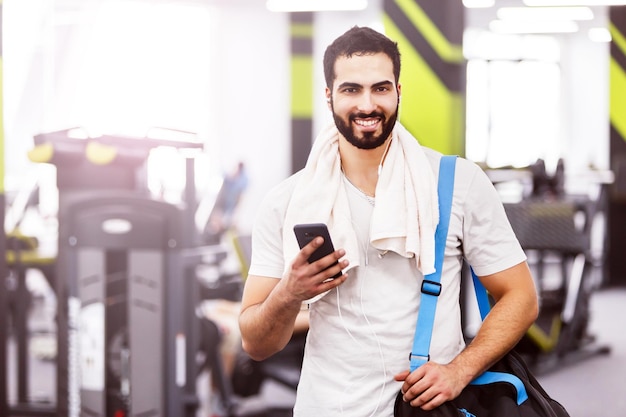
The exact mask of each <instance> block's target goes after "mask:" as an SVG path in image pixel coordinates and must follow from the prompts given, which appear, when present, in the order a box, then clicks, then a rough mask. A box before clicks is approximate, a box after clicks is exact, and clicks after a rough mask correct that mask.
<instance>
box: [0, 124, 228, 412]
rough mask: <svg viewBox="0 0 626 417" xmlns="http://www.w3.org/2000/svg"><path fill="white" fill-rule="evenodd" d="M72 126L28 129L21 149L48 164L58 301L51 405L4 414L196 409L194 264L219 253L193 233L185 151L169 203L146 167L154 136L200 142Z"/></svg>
mask: <svg viewBox="0 0 626 417" xmlns="http://www.w3.org/2000/svg"><path fill="white" fill-rule="evenodd" d="M71 130H73V129H68V130H64V131H59V132H52V133H47V134H42V135H37V136H36V137H35V144H36V147H35V148H34V149H33V150H32V151H31V152H30V153H29V157H30V158H31V160H32V161H34V162H39V163H50V164H53V165H55V166H56V167H57V176H56V181H57V187H58V189H59V230H58V231H59V240H58V253H57V256H56V259H55V262H54V271H55V273H54V274H53V275H54V277H55V278H54V279H53V280H52V281H53V282H51V284H52V287H53V288H54V289H55V291H56V295H57V301H58V311H57V315H56V320H57V346H58V349H57V358H56V359H57V363H56V365H57V384H56V389H57V404H56V407H55V408H52V409H50V408H46V409H43V408H42V407H39V406H37V405H36V404H26V403H24V404H22V403H20V404H17V405H16V406H12V405H8V406H6V405H3V406H5V408H7V409H8V413H9V414H8V415H9V416H13V415H16V416H17V415H38V416H62V417H66V416H67V417H74V416H87V415H88V416H103V417H105V416H106V417H123V416H131V415H132V416H138V415H142V416H143V415H145V416H148V415H149V416H155V417H159V416H181V417H184V416H192V415H195V410H196V408H197V403H198V399H197V396H196V393H195V388H196V387H195V383H196V381H195V377H196V374H197V368H198V364H197V359H196V354H197V352H198V349H199V346H200V340H199V334H200V330H199V328H200V321H199V320H198V319H197V316H196V315H195V306H196V304H197V302H198V297H199V295H198V294H199V291H198V287H197V280H196V276H195V273H194V269H195V267H196V266H197V265H198V264H200V263H204V264H216V263H218V262H220V260H221V259H223V258H224V254H225V251H224V249H223V248H222V247H221V246H220V245H206V246H202V245H199V244H198V242H199V241H200V238H199V236H198V233H197V232H196V231H195V226H194V222H193V212H194V210H195V208H196V207H195V184H194V178H193V171H194V169H193V168H194V167H193V155H191V156H187V157H186V176H187V183H186V187H185V190H184V201H183V202H182V203H181V204H178V205H174V204H169V203H166V202H164V201H160V200H157V199H155V198H153V197H151V196H150V195H149V192H148V191H147V187H146V184H145V180H146V178H145V172H144V168H145V164H146V160H147V157H148V155H149V153H150V151H151V149H153V148H155V147H158V146H169V147H175V148H178V149H181V148H185V149H200V148H202V146H203V145H202V144H201V143H200V142H197V141H170V140H161V139H150V138H125V137H118V136H102V137H98V138H87V139H74V138H72V137H70V136H71V135H70V131H71ZM24 316H25V315H24ZM24 321H25V320H24ZM20 326H21V329H22V330H23V331H26V325H25V323H22V324H21V325H20ZM24 339H25V341H26V343H27V336H25V338H24ZM2 342H3V343H4V341H2ZM27 350H28V349H27V344H25V345H24V351H25V352H26V351H27ZM0 360H6V358H4V357H3V358H0ZM0 377H5V376H4V375H2V376H0ZM20 377H22V378H26V376H25V375H20Z"/></svg>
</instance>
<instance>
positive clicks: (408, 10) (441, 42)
mask: <svg viewBox="0 0 626 417" xmlns="http://www.w3.org/2000/svg"><path fill="white" fill-rule="evenodd" d="M396 3H397V4H398V6H400V9H401V10H402V11H403V12H404V14H405V15H406V16H407V17H408V18H409V20H410V21H411V23H413V25H414V26H415V27H416V28H417V29H418V30H419V31H420V33H422V35H423V36H424V38H425V39H426V40H427V41H428V43H429V44H430V45H432V47H433V49H434V50H435V52H436V53H437V55H439V57H440V58H441V59H442V60H443V61H445V62H451V63H461V62H463V60H464V58H463V47H462V46H461V45H455V44H452V43H450V42H449V41H448V39H447V38H446V37H445V36H444V34H443V33H442V32H441V30H440V29H439V28H438V27H437V25H436V24H435V23H434V22H433V21H432V20H431V19H430V17H429V16H428V15H427V14H426V13H425V12H424V10H423V9H422V8H421V7H420V5H419V4H417V2H416V1H415V0H396Z"/></svg>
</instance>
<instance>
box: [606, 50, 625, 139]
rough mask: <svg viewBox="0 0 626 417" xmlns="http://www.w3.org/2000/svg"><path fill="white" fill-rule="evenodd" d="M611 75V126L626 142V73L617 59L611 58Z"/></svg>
mask: <svg viewBox="0 0 626 417" xmlns="http://www.w3.org/2000/svg"><path fill="white" fill-rule="evenodd" d="M609 74H610V85H611V93H610V97H611V98H610V105H609V114H610V119H611V124H612V125H613V127H615V130H617V132H618V133H619V134H620V136H621V137H622V139H623V140H626V71H624V68H622V67H621V66H620V65H619V64H618V63H617V61H616V60H615V59H613V58H611V61H610V63H609Z"/></svg>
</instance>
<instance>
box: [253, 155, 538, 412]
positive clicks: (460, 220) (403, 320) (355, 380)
mask: <svg viewBox="0 0 626 417" xmlns="http://www.w3.org/2000/svg"><path fill="white" fill-rule="evenodd" d="M424 150H425V152H426V154H427V156H428V159H429V161H430V163H431V166H432V168H433V171H434V172H435V173H437V172H438V169H439V159H440V157H441V154H439V153H437V152H435V151H433V150H430V149H428V148H424ZM435 176H437V175H435ZM342 180H343V182H344V186H345V187H346V192H347V196H348V201H349V204H350V210H351V216H352V223H353V227H354V228H355V231H356V233H357V236H358V239H359V242H360V249H361V250H360V256H361V260H360V261H361V262H360V265H361V266H359V267H356V268H354V269H352V270H350V272H349V274H348V275H349V276H348V279H347V280H346V281H345V282H344V283H343V284H342V285H340V286H339V287H337V288H336V289H334V290H332V291H330V292H329V293H327V294H326V295H325V296H324V297H323V298H321V299H320V300H319V301H317V302H315V303H313V304H311V305H310V329H309V333H308V336H307V344H306V349H305V355H304V362H303V366H302V374H301V378H300V383H299V385H298V395H297V400H296V405H295V409H294V416H295V417H305V416H306V417H318V416H324V417H334V416H355V417H357V416H358V417H364V416H376V417H380V416H383V417H385V416H392V415H393V403H394V400H395V397H396V394H397V392H398V390H399V388H400V383H398V382H396V381H394V379H393V377H394V375H396V374H397V373H399V372H402V371H403V370H406V369H408V366H409V353H410V351H411V347H412V345H413V336H414V333H415V323H416V318H417V313H418V309H419V300H420V296H419V295H420V286H421V283H422V279H423V277H422V274H421V273H420V272H419V271H418V270H417V268H416V265H415V260H414V259H407V258H404V257H402V256H400V255H398V254H396V253H393V252H387V253H381V252H380V251H378V250H376V249H374V248H373V247H372V246H371V245H369V225H370V218H371V214H372V210H373V206H372V204H371V202H370V201H368V199H366V198H365V195H364V194H362V193H361V192H360V191H359V190H358V189H357V188H356V187H354V186H353V185H352V184H350V183H349V181H348V180H347V179H345V177H344V178H343V179H342ZM296 184H297V174H296V175H294V176H292V177H290V178H288V179H287V180H285V181H284V182H282V183H281V184H279V185H278V186H277V187H275V188H274V189H273V190H272V191H271V192H270V193H269V194H268V195H267V196H266V198H265V199H264V202H263V204H262V206H261V208H260V210H259V213H258V218H257V220H256V222H255V227H254V230H253V234H252V261H251V266H250V271H249V273H250V274H251V275H257V276H264V277H275V278H281V276H282V274H283V271H284V261H283V251H282V230H283V220H284V217H285V210H286V208H287V205H288V202H289V199H290V196H291V193H292V190H293V187H295V186H296ZM331 236H332V230H331ZM463 256H464V257H465V258H466V259H467V260H468V261H469V263H470V264H471V265H472V267H473V268H474V271H475V272H476V273H477V274H478V275H479V276H480V275H489V274H493V273H495V272H499V271H502V270H504V269H507V268H510V267H512V266H514V265H517V264H519V263H520V262H522V261H524V260H525V259H526V257H525V254H524V252H523V250H522V249H521V247H520V245H519V243H518V242H517V239H516V238H515V235H514V233H513V231H512V229H511V227H510V225H509V222H508V220H507V218H506V215H505V212H504V209H503V207H502V204H501V203H500V198H499V195H498V194H497V192H496V190H495V189H494V187H493V185H492V184H491V182H490V181H489V179H488V178H487V176H486V175H485V174H484V172H483V171H482V170H481V169H480V168H479V167H478V166H477V165H476V164H474V163H472V162H470V161H467V160H465V159H462V158H457V167H456V174H455V185H454V195H453V203H452V213H451V219H450V226H449V231H448V239H447V243H446V251H445V260H444V267H443V274H442V278H441V283H442V292H441V294H440V296H439V299H438V302H437V311H436V315H435V323H434V330H433V335H432V341H431V351H430V353H431V359H432V360H433V361H436V362H440V363H448V362H449V361H450V360H452V358H454V357H455V356H456V355H457V354H458V353H459V352H460V351H461V350H462V349H463V347H464V340H463V332H462V328H461V316H460V315H461V313H460V305H459V291H460V274H461V269H462V257H463Z"/></svg>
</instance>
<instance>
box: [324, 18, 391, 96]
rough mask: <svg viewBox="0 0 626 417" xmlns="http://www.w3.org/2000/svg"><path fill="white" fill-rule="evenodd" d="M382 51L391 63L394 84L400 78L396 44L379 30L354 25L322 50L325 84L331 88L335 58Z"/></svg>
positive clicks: (333, 78)
mask: <svg viewBox="0 0 626 417" xmlns="http://www.w3.org/2000/svg"><path fill="white" fill-rule="evenodd" d="M379 52H382V53H384V54H385V55H387V56H388V57H389V58H390V59H391V62H392V63H393V75H394V76H395V78H396V80H395V81H396V84H398V80H399V78H400V51H399V50H398V44H397V43H396V42H394V41H392V40H391V39H389V38H388V37H386V36H385V35H383V34H382V33H380V32H377V31H375V30H374V29H371V28H369V27H359V26H354V27H352V28H351V29H349V30H348V31H347V32H346V33H344V34H343V35H341V36H340V37H338V38H337V39H335V40H334V41H333V43H331V44H330V45H329V46H328V48H326V52H324V77H325V78H326V86H327V87H328V88H332V85H333V81H335V77H336V76H337V75H336V74H335V62H336V61H337V58H339V57H341V56H345V57H347V58H350V57H351V56H352V55H368V54H376V53H379Z"/></svg>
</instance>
